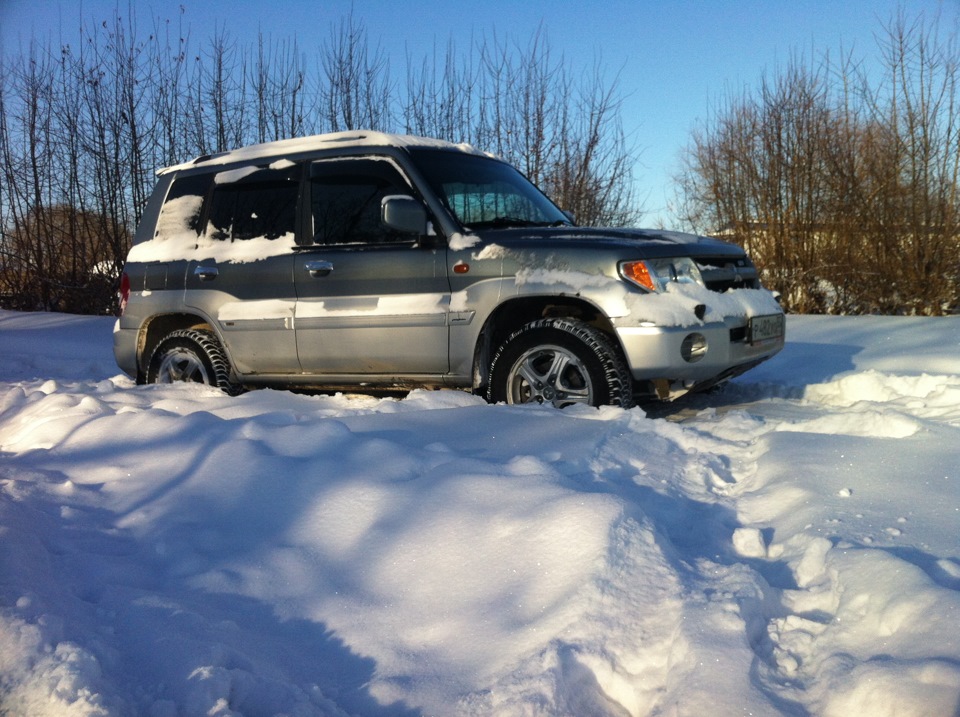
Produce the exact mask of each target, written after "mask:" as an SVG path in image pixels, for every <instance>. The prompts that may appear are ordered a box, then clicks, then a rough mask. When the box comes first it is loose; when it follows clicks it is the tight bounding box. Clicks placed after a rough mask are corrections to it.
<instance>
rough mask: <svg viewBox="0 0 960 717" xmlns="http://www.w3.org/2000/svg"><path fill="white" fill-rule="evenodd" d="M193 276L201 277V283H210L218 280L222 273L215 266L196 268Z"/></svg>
mask: <svg viewBox="0 0 960 717" xmlns="http://www.w3.org/2000/svg"><path fill="white" fill-rule="evenodd" d="M193 275H194V276H199V277H200V281H210V280H211V279H216V278H217V277H218V276H219V275H220V271H219V270H218V269H217V267H215V266H203V265H202V264H201V265H199V266H195V267H194V268H193Z"/></svg>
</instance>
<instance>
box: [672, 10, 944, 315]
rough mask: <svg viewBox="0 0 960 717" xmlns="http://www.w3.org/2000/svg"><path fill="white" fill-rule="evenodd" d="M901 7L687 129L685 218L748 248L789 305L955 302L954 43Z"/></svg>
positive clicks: (908, 310)
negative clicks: (873, 50) (870, 60)
mask: <svg viewBox="0 0 960 717" xmlns="http://www.w3.org/2000/svg"><path fill="white" fill-rule="evenodd" d="M941 32H942V30H941V28H940V26H939V22H938V18H933V19H929V18H924V17H923V16H920V17H916V18H908V17H907V16H905V15H904V14H903V13H900V14H899V15H897V16H896V17H895V18H894V19H893V20H891V21H890V22H889V23H887V24H886V25H884V26H883V28H882V31H881V32H879V33H878V34H877V35H876V37H877V49H878V51H879V55H880V57H881V58H882V62H881V63H880V69H879V71H878V70H876V68H875V67H874V66H872V65H871V66H868V65H865V64H863V63H860V62H858V61H857V60H856V59H855V58H854V56H853V55H852V53H845V54H844V53H842V54H841V56H840V58H839V60H838V61H832V60H831V59H830V57H829V55H825V56H823V57H821V58H819V59H811V58H807V59H804V58H803V57H802V56H794V57H793V58H792V59H791V60H790V61H789V62H788V63H787V64H786V66H785V67H783V68H781V69H780V70H779V71H778V72H776V73H774V74H773V75H772V76H771V75H764V76H763V77H762V78H761V80H760V82H759V84H758V86H757V87H755V88H753V89H748V90H744V91H742V92H739V93H736V94H731V95H730V96H727V97H725V98H724V99H723V100H722V101H721V102H720V103H719V106H718V107H717V108H716V109H715V110H714V111H713V112H712V113H711V116H710V117H709V119H708V120H707V121H706V122H704V123H703V124H702V125H701V126H700V127H699V128H698V129H697V131H695V132H694V133H693V136H692V138H691V140H690V143H689V145H688V147H687V148H686V150H685V153H684V167H683V170H682V171H681V172H680V176H679V186H680V194H681V197H682V206H683V209H684V212H685V217H686V219H687V220H688V221H689V222H690V223H691V224H692V225H693V226H695V227H700V228H702V229H704V230H706V231H710V232H716V233H718V234H720V235H721V236H723V237H725V238H728V239H732V240H734V241H736V242H738V243H740V244H741V245H743V246H744V247H746V248H747V249H748V251H749V252H750V253H751V255H752V256H753V258H754V260H755V261H756V262H757V263H758V265H759V266H761V267H762V272H763V277H764V282H765V284H767V285H768V286H769V287H771V288H773V289H776V290H777V291H779V292H780V293H781V295H782V301H783V303H784V305H785V306H786V307H787V308H788V309H789V310H791V311H795V312H806V313H841V314H854V313H879V314H925V315H939V314H943V313H955V312H957V311H960V181H958V180H960V48H958V45H957V33H956V30H955V29H954V31H953V32H947V33H945V34H944V35H941Z"/></svg>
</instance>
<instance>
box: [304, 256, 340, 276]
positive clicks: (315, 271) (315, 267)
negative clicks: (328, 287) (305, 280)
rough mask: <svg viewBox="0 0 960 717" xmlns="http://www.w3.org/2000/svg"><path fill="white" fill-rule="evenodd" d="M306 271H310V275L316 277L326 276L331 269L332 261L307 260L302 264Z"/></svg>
mask: <svg viewBox="0 0 960 717" xmlns="http://www.w3.org/2000/svg"><path fill="white" fill-rule="evenodd" d="M304 266H305V267H306V269H307V271H308V272H310V276H312V277H313V278H315V279H316V278H318V277H321V276H327V275H328V274H329V273H330V272H331V271H333V262H332V261H323V260H322V259H321V260H315V261H308V262H307V263H306V264H304Z"/></svg>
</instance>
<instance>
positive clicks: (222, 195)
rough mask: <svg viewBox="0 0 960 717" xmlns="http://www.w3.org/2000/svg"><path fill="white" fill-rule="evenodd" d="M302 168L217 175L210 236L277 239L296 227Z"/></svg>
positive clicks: (211, 208) (255, 169) (209, 223)
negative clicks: (300, 170) (300, 169)
mask: <svg viewBox="0 0 960 717" xmlns="http://www.w3.org/2000/svg"><path fill="white" fill-rule="evenodd" d="M299 175H300V172H299V168H297V167H289V168H285V169H280V170H276V169H257V168H247V169H240V170H231V171H227V172H221V173H220V174H218V175H216V178H215V185H214V189H213V196H212V198H211V201H210V212H209V215H208V218H207V236H208V238H210V239H216V240H220V241H230V242H233V241H243V240H246V239H259V238H264V239H278V238H280V237H286V236H291V237H292V236H293V234H294V230H295V228H296V217H297V197H298V195H299V186H300V185H299Z"/></svg>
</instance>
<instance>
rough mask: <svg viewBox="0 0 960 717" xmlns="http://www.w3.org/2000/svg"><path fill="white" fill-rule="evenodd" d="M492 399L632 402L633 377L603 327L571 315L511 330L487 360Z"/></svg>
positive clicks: (626, 405) (625, 404) (559, 403)
mask: <svg viewBox="0 0 960 717" xmlns="http://www.w3.org/2000/svg"><path fill="white" fill-rule="evenodd" d="M487 400H488V401H490V402H491V403H501V402H504V403H551V404H553V405H554V406H556V407H557V408H562V407H564V406H569V405H570V404H573V403H585V404H588V405H590V406H605V405H613V406H622V407H624V408H629V407H631V406H632V405H633V381H632V378H631V376H630V371H629V370H628V369H627V365H626V362H625V361H624V359H623V357H622V355H621V353H620V351H619V350H618V349H617V348H616V347H615V346H614V345H613V344H612V343H611V341H610V339H609V338H608V337H607V336H606V334H604V333H603V332H602V331H600V330H598V329H595V328H594V327H592V326H590V325H589V324H585V323H583V322H581V321H576V320H573V319H539V320H537V321H532V322H530V323H529V324H527V325H526V326H524V327H522V328H521V329H519V330H518V331H515V332H514V333H512V334H510V336H508V337H507V339H506V341H504V342H503V344H501V345H500V348H498V349H497V351H496V353H495V354H494V357H493V361H492V362H491V364H490V375H489V380H488V382H487Z"/></svg>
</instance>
